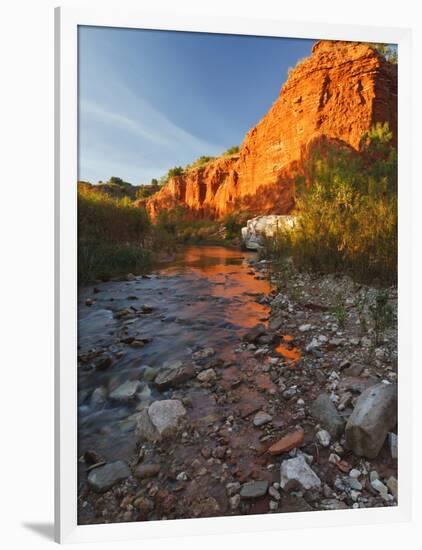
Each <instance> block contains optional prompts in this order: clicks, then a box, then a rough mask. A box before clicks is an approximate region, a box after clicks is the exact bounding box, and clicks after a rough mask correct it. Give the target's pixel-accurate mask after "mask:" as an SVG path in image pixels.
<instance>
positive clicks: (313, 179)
mask: <svg viewBox="0 0 422 550" xmlns="http://www.w3.org/2000/svg"><path fill="white" fill-rule="evenodd" d="M391 139H392V134H391V132H390V130H389V129H388V126H387V125H377V126H375V127H374V128H372V129H371V131H370V132H368V133H367V134H365V136H363V138H362V142H361V144H362V154H360V155H357V154H355V155H352V154H351V153H350V152H347V151H338V150H337V149H336V150H334V149H333V150H332V151H331V152H328V153H327V152H326V151H325V154H324V155H322V154H321V153H320V152H318V151H316V152H315V153H314V154H313V155H312V156H311V158H310V160H309V163H308V166H307V171H308V178H309V180H310V181H309V183H308V185H306V184H305V181H304V179H302V180H300V181H298V182H297V185H296V210H295V214H296V215H297V222H296V225H295V227H294V228H293V229H292V230H284V231H283V230H280V231H279V232H278V234H277V236H276V238H274V239H271V240H267V242H266V254H267V255H269V256H272V257H273V258H276V259H277V258H280V257H282V256H283V255H286V254H287V255H290V256H291V257H292V259H293V261H294V263H295V264H296V266H297V267H299V268H304V269H311V270H314V271H320V272H326V273H327V272H337V271H338V272H343V273H349V274H350V275H351V276H353V277H354V278H356V279H357V280H361V281H365V282H373V281H374V280H378V281H380V282H383V283H385V284H391V283H395V282H396V278H397V153H396V149H395V148H394V147H393V145H392V144H391Z"/></svg>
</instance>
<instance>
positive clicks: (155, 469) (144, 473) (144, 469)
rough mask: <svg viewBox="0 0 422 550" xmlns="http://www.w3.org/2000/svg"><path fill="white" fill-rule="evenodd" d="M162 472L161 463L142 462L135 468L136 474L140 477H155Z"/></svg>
mask: <svg viewBox="0 0 422 550" xmlns="http://www.w3.org/2000/svg"><path fill="white" fill-rule="evenodd" d="M159 472H160V465H159V464H140V465H139V466H137V467H136V468H135V472H134V474H135V476H136V477H137V478H138V479H146V478H149V477H155V476H156V475H158V474H159Z"/></svg>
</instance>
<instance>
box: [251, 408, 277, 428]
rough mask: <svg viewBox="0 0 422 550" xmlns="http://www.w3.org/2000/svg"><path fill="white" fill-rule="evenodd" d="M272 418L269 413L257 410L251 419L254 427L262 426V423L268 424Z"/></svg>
mask: <svg viewBox="0 0 422 550" xmlns="http://www.w3.org/2000/svg"><path fill="white" fill-rule="evenodd" d="M272 419H273V417H272V416H271V415H269V414H267V413H266V412H264V411H259V412H257V413H256V415H255V417H254V419H253V424H254V426H256V427H259V426H263V425H264V424H268V422H271V420H272Z"/></svg>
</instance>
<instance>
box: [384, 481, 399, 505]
mask: <svg viewBox="0 0 422 550" xmlns="http://www.w3.org/2000/svg"><path fill="white" fill-rule="evenodd" d="M387 487H388V490H389V491H390V493H391V494H392V495H393V497H394V498H395V499H396V500H397V495H398V484H397V479H396V478H395V477H393V476H391V477H389V478H388V480H387Z"/></svg>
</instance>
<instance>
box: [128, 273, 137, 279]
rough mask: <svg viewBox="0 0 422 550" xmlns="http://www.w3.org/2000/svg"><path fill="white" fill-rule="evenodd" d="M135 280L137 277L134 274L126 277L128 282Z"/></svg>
mask: <svg viewBox="0 0 422 550" xmlns="http://www.w3.org/2000/svg"><path fill="white" fill-rule="evenodd" d="M135 279H136V277H135V275H134V274H133V273H128V274H127V275H126V281H134V280H135Z"/></svg>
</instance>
